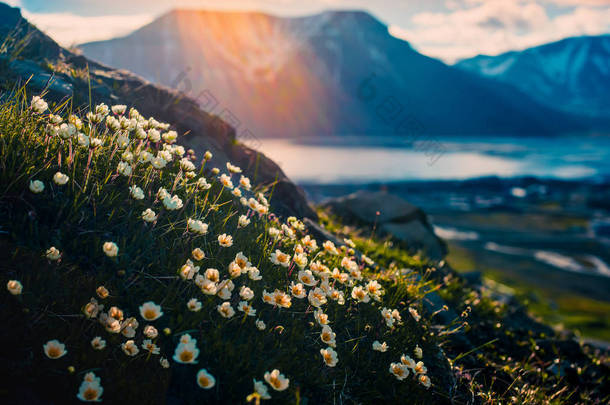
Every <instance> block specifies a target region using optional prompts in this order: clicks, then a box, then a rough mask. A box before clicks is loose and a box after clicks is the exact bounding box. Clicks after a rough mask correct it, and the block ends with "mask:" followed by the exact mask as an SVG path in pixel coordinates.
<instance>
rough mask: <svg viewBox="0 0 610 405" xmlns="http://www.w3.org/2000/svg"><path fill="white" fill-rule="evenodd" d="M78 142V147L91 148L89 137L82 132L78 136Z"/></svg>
mask: <svg viewBox="0 0 610 405" xmlns="http://www.w3.org/2000/svg"><path fill="white" fill-rule="evenodd" d="M76 142H77V143H78V146H82V147H83V148H86V147H88V146H89V137H88V136H87V135H85V134H83V133H82V132H79V133H78V135H77V136H76Z"/></svg>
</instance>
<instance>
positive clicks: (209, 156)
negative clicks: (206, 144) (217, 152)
mask: <svg viewBox="0 0 610 405" xmlns="http://www.w3.org/2000/svg"><path fill="white" fill-rule="evenodd" d="M203 158H204V159H205V160H210V159H212V152H210V151H209V150H206V151H205V153H204V154H203Z"/></svg>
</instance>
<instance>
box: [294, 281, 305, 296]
mask: <svg viewBox="0 0 610 405" xmlns="http://www.w3.org/2000/svg"><path fill="white" fill-rule="evenodd" d="M290 293H291V294H292V296H293V297H295V298H300V299H303V298H305V297H307V291H306V290H305V287H303V284H301V283H297V284H295V283H294V281H291V282H290Z"/></svg>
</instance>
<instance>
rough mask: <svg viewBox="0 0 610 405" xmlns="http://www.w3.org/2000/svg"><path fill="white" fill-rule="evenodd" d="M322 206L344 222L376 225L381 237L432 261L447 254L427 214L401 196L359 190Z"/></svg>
mask: <svg viewBox="0 0 610 405" xmlns="http://www.w3.org/2000/svg"><path fill="white" fill-rule="evenodd" d="M324 206H325V207H327V208H329V209H330V210H331V211H332V212H333V214H335V215H337V216H339V217H341V218H342V219H343V220H344V221H346V222H351V223H355V224H361V225H362V224H366V225H375V224H376V225H377V229H378V230H379V232H380V233H381V234H383V235H392V236H393V237H394V238H395V239H396V240H398V241H401V242H404V243H405V244H406V245H407V247H408V248H410V249H416V250H422V251H424V252H425V253H426V255H427V256H428V257H430V258H431V259H433V260H440V259H442V258H443V257H444V256H445V255H446V254H447V248H446V246H445V244H444V242H443V241H442V240H440V239H439V238H438V237H437V236H436V235H435V234H434V231H433V229H432V227H431V226H430V223H429V222H428V219H427V217H426V214H425V213H424V212H423V211H422V210H421V209H419V208H418V207H416V206H414V205H412V204H409V203H408V202H407V201H405V200H403V199H402V198H400V197H397V196H395V195H392V194H388V193H384V192H370V191H358V192H356V193H353V194H350V195H347V196H344V197H339V198H335V199H331V200H328V201H326V202H325V203H324Z"/></svg>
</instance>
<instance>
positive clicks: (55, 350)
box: [42, 339, 68, 359]
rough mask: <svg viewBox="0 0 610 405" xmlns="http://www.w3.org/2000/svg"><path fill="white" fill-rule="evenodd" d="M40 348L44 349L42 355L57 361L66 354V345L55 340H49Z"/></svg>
mask: <svg viewBox="0 0 610 405" xmlns="http://www.w3.org/2000/svg"><path fill="white" fill-rule="evenodd" d="M42 348H43V349H44V354H45V355H46V356H47V357H48V358H50V359H59V358H60V357H63V356H65V355H66V353H68V351H67V350H66V345H64V344H63V343H61V342H60V341H59V340H57V339H53V340H49V341H48V342H47V343H45V344H44V345H43V346H42Z"/></svg>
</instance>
